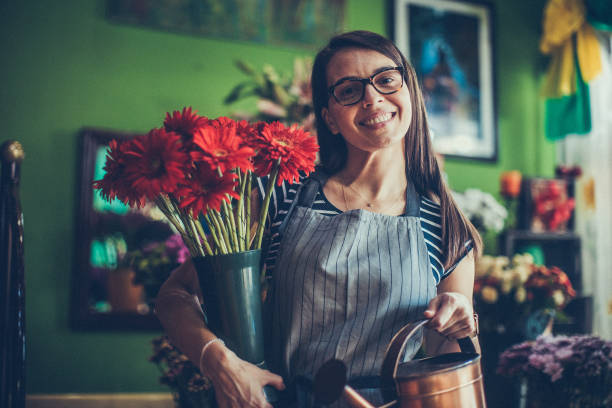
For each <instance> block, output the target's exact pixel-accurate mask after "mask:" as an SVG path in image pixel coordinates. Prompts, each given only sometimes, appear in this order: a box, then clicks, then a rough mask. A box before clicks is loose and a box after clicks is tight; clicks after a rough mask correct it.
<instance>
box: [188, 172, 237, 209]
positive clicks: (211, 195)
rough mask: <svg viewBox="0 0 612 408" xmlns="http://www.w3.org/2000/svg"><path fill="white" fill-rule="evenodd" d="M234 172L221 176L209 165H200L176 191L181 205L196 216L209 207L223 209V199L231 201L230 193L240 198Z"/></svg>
mask: <svg viewBox="0 0 612 408" xmlns="http://www.w3.org/2000/svg"><path fill="white" fill-rule="evenodd" d="M237 177H238V176H237V175H236V174H234V173H231V172H228V173H225V174H223V176H219V175H218V174H217V173H216V172H215V171H213V170H212V169H210V168H209V167H207V166H200V167H199V169H197V170H196V171H194V172H193V174H192V176H191V178H190V179H189V180H187V181H186V183H185V185H182V186H180V187H179V188H178V190H177V191H176V195H177V196H178V197H179V203H180V204H179V206H180V207H181V208H185V209H187V211H189V212H191V215H192V216H193V217H194V218H195V217H197V215H198V214H199V213H202V214H206V211H207V210H208V209H209V208H213V209H215V210H217V211H219V210H220V209H221V203H222V202H223V201H227V202H228V203H229V202H230V199H229V198H228V195H229V196H231V197H234V198H237V199H238V198H240V196H239V195H238V193H237V192H236V191H234V188H235V187H236V184H237V182H236V178H237Z"/></svg>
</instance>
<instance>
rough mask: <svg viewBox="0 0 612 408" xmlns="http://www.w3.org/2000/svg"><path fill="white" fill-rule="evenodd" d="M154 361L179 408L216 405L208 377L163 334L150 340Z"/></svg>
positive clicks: (152, 359) (161, 378) (151, 358)
mask: <svg viewBox="0 0 612 408" xmlns="http://www.w3.org/2000/svg"><path fill="white" fill-rule="evenodd" d="M152 346H153V355H152V356H151V357H149V361H151V362H152V363H154V364H155V365H156V366H157V368H158V369H159V371H160V372H161V377H160V379H159V381H160V383H162V384H165V385H167V386H168V387H169V388H170V390H171V392H172V397H173V399H174V402H175V404H176V405H177V406H178V407H181V408H208V407H210V408H212V407H216V403H215V398H214V391H213V388H212V384H211V382H210V380H208V379H207V378H206V377H204V376H202V375H201V374H200V370H198V369H197V367H196V366H195V365H193V364H192V363H191V362H190V361H189V359H188V358H187V357H186V356H185V355H184V354H182V353H181V352H180V351H179V350H178V349H177V348H176V347H175V346H174V345H173V344H172V343H170V341H169V340H168V338H167V337H166V336H161V337H156V338H154V339H153V340H152Z"/></svg>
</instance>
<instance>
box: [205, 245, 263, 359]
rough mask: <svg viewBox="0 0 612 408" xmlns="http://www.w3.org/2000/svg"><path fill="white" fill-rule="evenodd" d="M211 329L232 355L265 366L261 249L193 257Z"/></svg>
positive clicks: (208, 324)
mask: <svg viewBox="0 0 612 408" xmlns="http://www.w3.org/2000/svg"><path fill="white" fill-rule="evenodd" d="M193 263H194V264H195V267H196V271H197V273H198V279H199V280H200V289H201V290H202V296H203V300H204V306H203V310H204V314H205V316H206V320H207V321H206V323H207V326H208V327H209V328H210V330H211V331H212V332H213V333H215V334H216V335H217V336H219V337H220V338H222V339H223V340H224V341H225V344H226V345H227V347H229V348H230V349H231V350H232V351H233V352H234V353H236V354H237V355H238V357H240V358H241V359H243V360H246V361H248V362H250V363H252V364H256V365H259V366H263V364H264V329H263V321H262V302H261V283H260V276H261V250H260V249H258V250H253V251H245V252H239V253H235V254H227V255H212V256H205V257H197V258H193Z"/></svg>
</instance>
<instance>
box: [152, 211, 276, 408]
mask: <svg viewBox="0 0 612 408" xmlns="http://www.w3.org/2000/svg"><path fill="white" fill-rule="evenodd" d="M255 214H256V213H255ZM199 287H200V286H199V281H198V276H197V273H196V271H195V267H194V266H193V263H192V262H191V260H189V261H187V262H185V263H184V264H183V265H181V266H180V267H179V268H177V269H175V270H174V271H173V272H172V274H171V275H170V277H169V278H168V280H167V281H166V282H165V283H164V284H163V285H162V287H161V289H160V291H159V294H158V296H157V300H156V304H155V312H156V314H157V317H158V318H159V321H160V322H161V324H162V326H163V327H164V330H165V332H166V334H167V335H168V337H169V338H170V340H171V341H172V343H173V344H175V345H176V346H177V347H178V348H179V349H180V350H181V351H182V352H183V353H184V354H185V355H186V356H187V358H189V360H190V361H191V362H193V363H194V364H195V365H196V366H197V367H199V368H200V370H201V371H202V374H203V375H205V376H207V377H208V378H210V380H211V381H212V383H213V386H214V388H215V396H216V398H217V402H218V403H219V406H220V407H221V408H226V407H232V408H233V407H266V408H268V407H270V408H271V405H270V404H269V403H268V402H267V401H266V399H265V396H264V394H263V387H264V385H268V384H270V385H273V386H274V387H276V388H278V389H282V388H284V385H283V380H282V378H281V377H280V376H278V375H275V374H273V373H271V372H269V371H267V370H261V369H260V368H258V367H257V366H255V365H253V364H250V363H248V362H246V361H243V360H241V359H240V358H238V357H237V356H236V354H234V353H233V352H232V351H231V350H229V349H228V348H227V347H225V346H224V345H223V344H222V343H221V342H218V341H214V342H212V343H209V342H210V341H211V340H214V339H215V338H216V336H215V335H214V333H212V332H211V331H210V330H209V329H208V328H207V327H206V324H205V323H204V315H203V313H202V309H201V308H200V302H201V294H200V290H199ZM206 344H208V346H207V347H206V351H205V352H204V354H203V355H201V354H202V350H203V348H204V345H206Z"/></svg>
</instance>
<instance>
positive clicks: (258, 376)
mask: <svg viewBox="0 0 612 408" xmlns="http://www.w3.org/2000/svg"><path fill="white" fill-rule="evenodd" d="M201 363H202V371H203V373H204V375H206V376H207V377H209V378H210V380H211V382H212V384H213V387H214V389H215V397H216V398H217V403H218V404H219V407H220V408H240V407H253V408H272V405H270V403H268V401H267V400H266V396H265V395H264V392H263V387H264V386H265V385H272V386H274V387H275V388H276V389H278V390H283V389H284V388H285V385H284V383H283V379H282V377H280V376H278V375H276V374H273V373H271V372H270V371H268V370H262V369H260V368H259V367H257V366H255V365H253V364H251V363H248V362H246V361H244V360H241V359H240V358H238V356H236V354H234V353H233V352H232V351H231V350H229V349H228V348H227V347H225V346H224V345H222V344H220V343H215V344H211V345H210V347H209V349H208V350H206V353H205V355H204V358H203V359H202V362H201Z"/></svg>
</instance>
